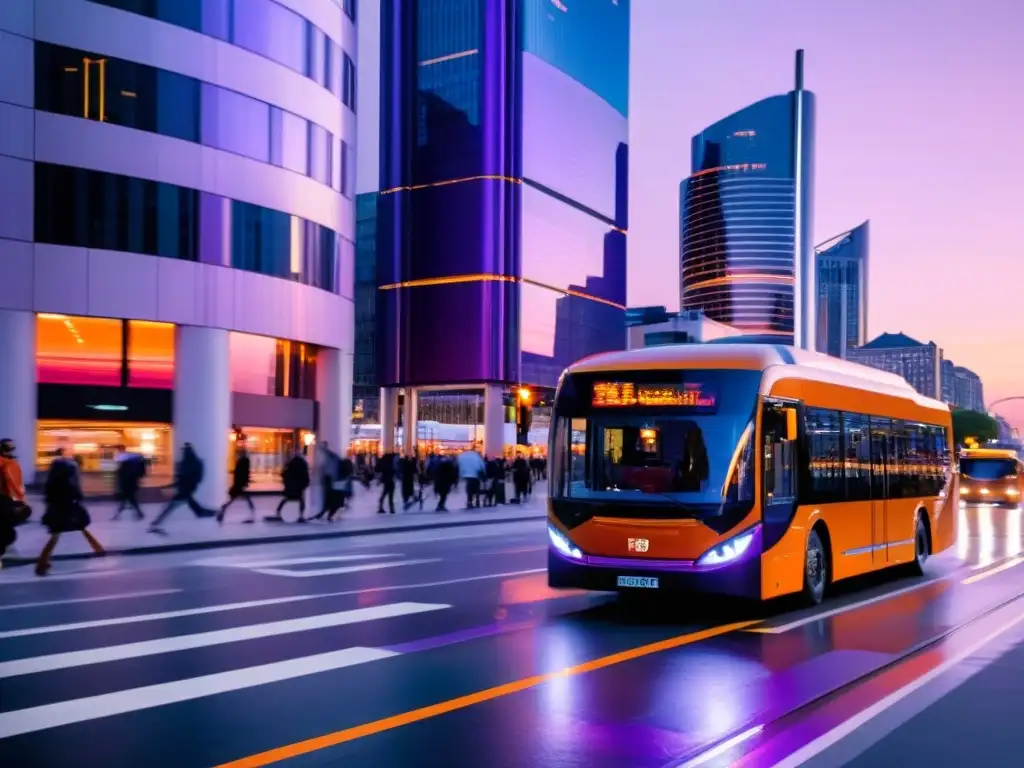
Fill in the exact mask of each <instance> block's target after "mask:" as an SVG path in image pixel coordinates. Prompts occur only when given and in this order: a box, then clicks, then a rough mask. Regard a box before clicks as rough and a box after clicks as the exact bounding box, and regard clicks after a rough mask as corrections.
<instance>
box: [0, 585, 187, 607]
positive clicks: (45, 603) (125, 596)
mask: <svg viewBox="0 0 1024 768" xmlns="http://www.w3.org/2000/svg"><path fill="white" fill-rule="evenodd" d="M36 578H37V579H38V577H36ZM176 592H181V590H180V589H151V590H148V591H146V592H122V593H121V594H117V595H97V596H95V597H71V598H66V599H64V600H41V601H38V602H35V603H12V604H11V605H0V611H15V610H17V609H19V608H49V607H50V606H53V605H72V604H74V603H102V602H104V601H107V600H131V599H133V598H136V597H157V596H159V595H173V594H175V593H176Z"/></svg>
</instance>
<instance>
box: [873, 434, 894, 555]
mask: <svg viewBox="0 0 1024 768" xmlns="http://www.w3.org/2000/svg"><path fill="white" fill-rule="evenodd" d="M870 426H871V543H872V545H873V547H872V550H871V562H872V563H873V564H875V565H885V564H886V563H887V562H888V560H889V546H888V541H889V536H888V533H887V531H886V523H887V510H886V504H887V501H886V500H887V499H888V498H889V473H888V469H887V468H888V466H889V464H890V463H891V462H890V458H889V453H890V451H889V435H890V434H891V433H892V420H891V419H879V418H876V417H874V416H872V417H871V422H870Z"/></svg>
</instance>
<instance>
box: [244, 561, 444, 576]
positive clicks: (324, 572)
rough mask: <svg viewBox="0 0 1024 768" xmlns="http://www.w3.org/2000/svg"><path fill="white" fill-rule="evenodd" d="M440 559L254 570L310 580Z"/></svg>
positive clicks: (255, 569) (419, 563)
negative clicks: (298, 568) (300, 569)
mask: <svg viewBox="0 0 1024 768" xmlns="http://www.w3.org/2000/svg"><path fill="white" fill-rule="evenodd" d="M439 562H441V560H440V558H431V559H427V560H396V561H394V562H390V563H364V564H362V565H345V566H341V567H340V568H317V569H316V570H310V571H293V570H290V569H288V568H254V569H252V572H253V573H262V574H263V575H264V576H287V577H290V578H293V579H309V578H312V577H314V576H339V575H341V574H343V573H359V572H360V571H378V570H382V569H384V568H399V567H401V566H405V565H423V564H424V563H439Z"/></svg>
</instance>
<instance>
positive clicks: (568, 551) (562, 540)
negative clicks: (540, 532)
mask: <svg viewBox="0 0 1024 768" xmlns="http://www.w3.org/2000/svg"><path fill="white" fill-rule="evenodd" d="M548 538H549V539H550V540H551V546H552V547H554V548H555V549H556V550H558V552H560V553H561V554H563V555H565V556H566V557H571V558H572V559H573V560H580V559H582V557H583V553H582V552H580V550H579V547H576V546H575V545H574V544H573V543H572V542H571V541H569V537H568V536H566V535H565V534H564V533H562V532H561V531H560V530H558V529H557V528H555V526H553V525H549V526H548Z"/></svg>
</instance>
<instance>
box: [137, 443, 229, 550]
mask: <svg viewBox="0 0 1024 768" xmlns="http://www.w3.org/2000/svg"><path fill="white" fill-rule="evenodd" d="M203 473H204V468H203V460H202V459H200V458H199V454H197V453H196V451H195V448H193V447H192V443H185V445H183V446H182V447H181V458H179V459H178V463H177V465H176V466H175V468H174V497H173V498H172V499H171V500H170V501H169V502H168V504H167V506H166V507H164V511H163V512H161V513H160V514H159V515H157V518H156V520H154V521H153V522H152V524H151V525H150V526H149V532H150V533H157V534H160V535H161V536H164V535H166V531H164V529H163V526H162V525H161V523H163V521H164V520H166V519H167V516H168V515H170V514H171V512H173V511H174V510H175V509H177V508H178V507H179V506H181V505H182V504H188V508H189V509H191V510H192V513H193V514H194V515H195V516H196V517H213V516H214V515H215V514H216V512H214V511H213V510H210V509H206V508H205V507H203V506H202V505H201V504H200V503H199V502H197V501H196V491H198V490H199V485H200V483H202V482H203Z"/></svg>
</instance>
